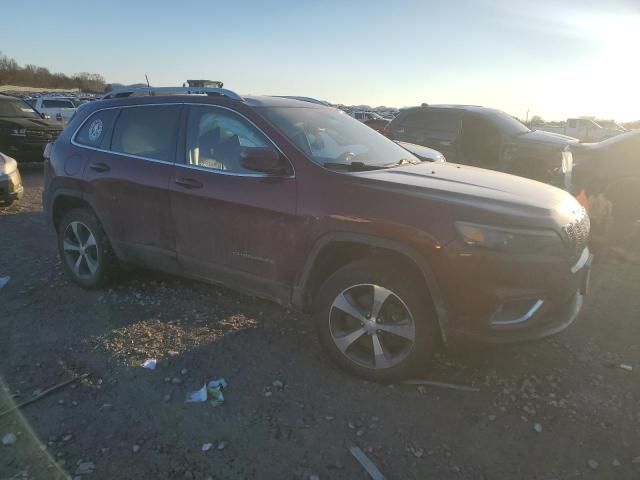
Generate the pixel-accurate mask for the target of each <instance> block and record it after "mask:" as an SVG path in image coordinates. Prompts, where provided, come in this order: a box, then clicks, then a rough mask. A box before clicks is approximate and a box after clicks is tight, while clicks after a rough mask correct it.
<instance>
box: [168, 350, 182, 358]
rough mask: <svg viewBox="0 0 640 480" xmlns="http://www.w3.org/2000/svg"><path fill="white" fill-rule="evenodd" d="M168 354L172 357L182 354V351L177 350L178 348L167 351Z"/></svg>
mask: <svg viewBox="0 0 640 480" xmlns="http://www.w3.org/2000/svg"><path fill="white" fill-rule="evenodd" d="M167 355H169V356H170V357H177V356H178V355H180V352H177V351H176V350H169V351H168V352H167Z"/></svg>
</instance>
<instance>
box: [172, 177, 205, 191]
mask: <svg viewBox="0 0 640 480" xmlns="http://www.w3.org/2000/svg"><path fill="white" fill-rule="evenodd" d="M175 182H176V185H180V186H181V187H184V188H188V189H192V188H202V183H200V182H199V181H198V180H194V179H193V178H176V179H175Z"/></svg>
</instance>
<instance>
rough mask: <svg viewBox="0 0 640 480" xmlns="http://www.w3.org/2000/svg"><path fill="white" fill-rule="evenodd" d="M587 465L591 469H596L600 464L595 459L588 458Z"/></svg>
mask: <svg viewBox="0 0 640 480" xmlns="http://www.w3.org/2000/svg"><path fill="white" fill-rule="evenodd" d="M587 465H588V466H589V468H590V469H591V470H597V469H598V467H599V466H600V464H599V463H598V462H597V461H595V460H594V459H591V460H588V461H587Z"/></svg>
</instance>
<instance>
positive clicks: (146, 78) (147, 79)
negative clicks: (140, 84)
mask: <svg viewBox="0 0 640 480" xmlns="http://www.w3.org/2000/svg"><path fill="white" fill-rule="evenodd" d="M144 78H145V80H146V81H147V88H148V89H149V95H151V85H149V77H147V74H146V73H145V74H144Z"/></svg>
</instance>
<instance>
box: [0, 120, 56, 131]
mask: <svg viewBox="0 0 640 480" xmlns="http://www.w3.org/2000/svg"><path fill="white" fill-rule="evenodd" d="M0 125H1V126H3V127H10V128H11V127H13V128H36V129H37V128H46V129H47V130H53V129H57V130H60V131H62V127H61V126H60V125H59V124H56V123H53V122H50V121H48V120H44V119H41V118H37V117H34V118H26V117H0Z"/></svg>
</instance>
